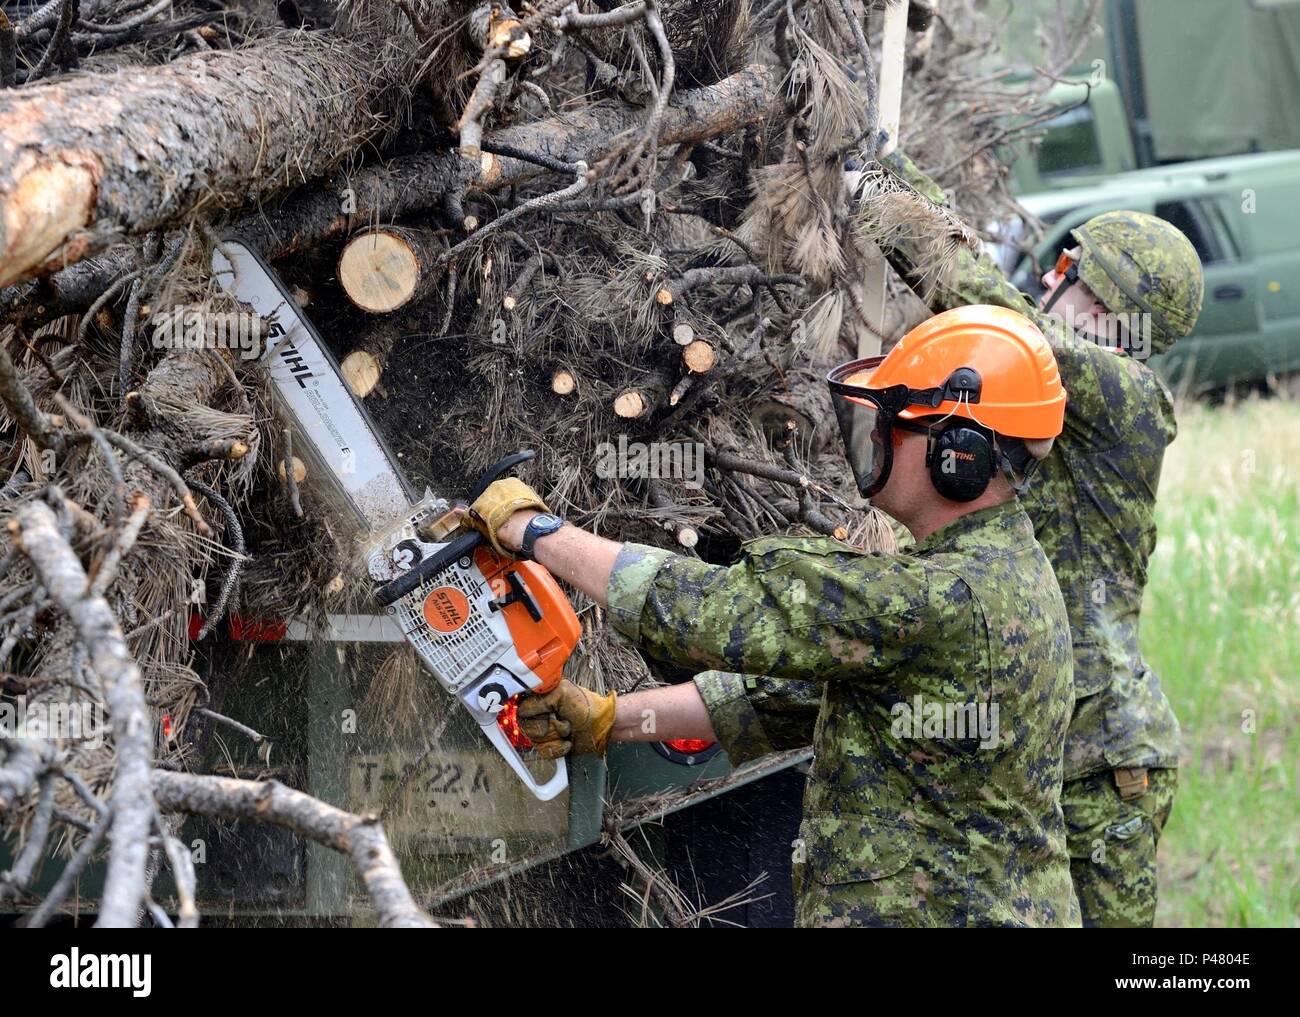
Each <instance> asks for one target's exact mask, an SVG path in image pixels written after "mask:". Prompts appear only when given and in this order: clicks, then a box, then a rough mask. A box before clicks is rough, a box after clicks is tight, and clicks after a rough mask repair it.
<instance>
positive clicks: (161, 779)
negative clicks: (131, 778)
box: [153, 770, 434, 929]
mask: <svg viewBox="0 0 1300 1017" xmlns="http://www.w3.org/2000/svg"><path fill="white" fill-rule="evenodd" d="M153 787H154V795H155V796H156V798H157V801H158V807H159V808H161V809H163V810H165V811H168V812H189V813H194V814H196V815H200V816H210V817H213V818H217V819H253V820H260V821H262V822H267V823H274V824H275V825H276V826H283V827H286V828H288V829H290V830H292V831H293V832H294V833H296V834H298V835H299V836H302V837H306V838H308V839H309V840H313V841H315V842H316V843H318V844H324V845H325V846H326V847H331V848H333V849H334V850H335V851H341V852H343V853H344V854H347V855H348V856H350V857H351V859H352V862H353V864H354V865H355V866H356V868H357V873H358V874H359V875H360V876H361V881H362V883H364V884H365V887H366V890H367V892H368V893H369V894H370V900H371V903H373V904H374V906H375V910H376V911H378V912H379V921H380V924H381V925H383V926H384V927H385V928H407V929H427V928H432V927H433V925H434V923H433V920H432V919H431V918H429V916H428V915H426V914H425V913H424V912H423V911H422V910H420V907H419V906H418V905H417V904H416V903H415V901H414V900H413V899H412V897H411V893H410V891H409V890H408V889H407V888H406V883H405V882H404V881H403V880H402V872H401V868H400V867H399V866H398V864H397V859H396V857H395V856H394V855H393V850H392V848H391V847H389V845H388V838H387V837H385V836H384V828H383V827H382V826H380V824H379V821H378V819H377V818H376V817H375V816H369V815H367V816H356V815H353V814H352V813H349V812H344V811H342V810H341V809H336V808H335V807H334V806H332V805H327V804H326V803H325V802H322V801H319V800H318V799H316V798H313V797H311V796H310V795H307V794H303V793H302V792H301V791H295V790H294V789H293V788H289V787H285V786H284V785H283V784H280V783H278V782H277V781H266V782H259V781H252V780H236V779H234V778H230V777H210V776H195V775H193V774H186V773H172V772H170V771H167V770H155V771H154V773H153Z"/></svg>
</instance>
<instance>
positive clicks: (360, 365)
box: [339, 350, 384, 399]
mask: <svg viewBox="0 0 1300 1017" xmlns="http://www.w3.org/2000/svg"><path fill="white" fill-rule="evenodd" d="M339 370H340V371H341V372H342V374H343V380H344V381H346V382H347V383H348V388H350V389H352V393H353V395H355V396H357V397H358V398H361V399H364V398H365V397H366V396H368V395H370V393H371V392H373V391H374V390H375V386H376V385H378V384H379V378H380V375H382V374H383V373H384V365H383V362H382V361H381V360H380V359H379V358H378V357H377V356H375V355H374V354H373V353H371V352H370V351H369V350H353V351H352V352H351V353H349V354H348V355H347V356H346V357H344V358H343V363H342V364H340V365H339Z"/></svg>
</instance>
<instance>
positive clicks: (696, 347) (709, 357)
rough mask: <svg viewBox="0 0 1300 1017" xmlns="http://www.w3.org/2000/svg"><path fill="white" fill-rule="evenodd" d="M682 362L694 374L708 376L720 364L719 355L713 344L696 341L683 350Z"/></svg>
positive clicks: (700, 340) (701, 340)
mask: <svg viewBox="0 0 1300 1017" xmlns="http://www.w3.org/2000/svg"><path fill="white" fill-rule="evenodd" d="M682 361H683V362H684V363H685V364H686V367H687V369H688V370H690V371H691V373H692V374H708V372H709V371H712V370H713V366H714V365H715V364H716V363H717V362H718V354H717V351H716V350H714V348H713V345H712V344H711V343H707V342H705V341H704V340H703V339H696V340H695V341H694V342H693V343H691V344H690V345H689V346H687V347H686V348H685V349H684V350H682Z"/></svg>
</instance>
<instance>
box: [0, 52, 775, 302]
mask: <svg viewBox="0 0 1300 1017" xmlns="http://www.w3.org/2000/svg"><path fill="white" fill-rule="evenodd" d="M775 87H776V77H775V75H774V74H773V73H772V72H771V71H770V70H769V69H768V68H766V67H763V66H761V65H754V66H751V67H748V68H746V69H745V70H743V71H741V72H739V73H738V74H735V75H733V76H732V77H730V78H727V79H726V80H724V81H720V82H718V83H717V84H716V85H713V86H710V87H707V88H700V89H696V90H694V91H687V92H679V93H677V95H676V96H675V97H674V98H675V104H674V105H673V106H671V107H669V109H668V112H667V114H666V115H665V118H664V128H663V132H662V136H663V139H664V142H665V143H669V142H694V141H702V140H706V139H708V138H711V137H716V136H718V135H721V134H725V133H727V132H728V131H731V130H734V129H736V128H737V127H739V126H744V125H746V124H750V123H753V122H754V121H756V120H758V119H759V118H760V117H762V115H763V113H764V111H765V110H766V109H767V107H768V105H769V103H770V102H771V101H772V98H773V95H774V94H775ZM33 91H35V90H34V89H33ZM0 108H3V106H2V104H0ZM636 116H637V111H635V110H632V109H631V108H629V107H627V106H626V105H624V104H622V103H602V104H597V105H593V106H591V107H587V108H584V109H579V110H576V111H574V112H573V113H572V114H566V116H565V117H564V118H563V119H560V118H552V119H547V120H539V121H535V122H533V123H530V124H525V125H521V126H516V127H510V128H506V129H504V130H500V131H493V132H491V133H490V134H489V135H488V138H487V141H486V145H487V147H489V148H494V147H500V148H502V149H504V148H511V149H514V150H519V151H525V152H530V153H536V154H539V155H542V156H544V157H549V158H551V159H559V160H561V161H563V162H576V161H578V160H582V161H584V162H588V163H590V162H592V161H594V160H595V159H596V158H597V157H598V156H599V155H600V153H602V152H603V151H605V150H606V149H607V148H608V146H609V144H610V142H611V140H612V139H613V138H614V137H615V136H616V135H617V134H619V133H620V132H621V131H623V130H624V129H626V128H627V127H629V126H631V125H632V124H634V123H635V118H636ZM3 151H4V149H3V147H2V146H0V164H2V163H3V158H2V156H3ZM457 159H458V156H457V155H456V154H455V153H449V152H438V153H433V152H422V153H420V154H418V155H413V156H406V157H403V158H401V159H397V160H394V161H393V162H392V163H387V164H383V165H373V166H367V167H365V168H364V169H362V170H360V171H358V172H356V173H354V174H352V175H350V176H338V177H336V178H334V179H333V180H332V181H330V183H329V184H328V185H326V186H324V187H314V188H312V189H311V190H310V191H308V192H306V193H303V194H299V195H295V196H293V197H291V198H289V199H288V200H286V201H284V202H282V203H280V204H279V205H277V206H275V207H273V208H266V209H259V210H258V211H256V212H253V213H250V214H246V215H243V216H241V217H239V218H236V219H235V220H233V221H232V222H230V223H229V224H228V225H227V226H224V227H222V228H221V230H222V232H229V233H233V234H237V235H238V236H239V237H240V238H241V239H243V240H245V241H247V242H248V244H249V246H251V247H252V248H253V249H254V250H256V251H258V252H259V253H260V254H262V255H263V256H264V257H266V258H268V259H270V260H272V261H274V260H277V259H280V258H284V257H288V256H289V255H291V254H296V253H298V252H299V251H302V250H305V249H307V248H308V247H310V246H312V245H313V244H317V243H320V242H321V241H323V240H328V239H330V238H331V237H337V236H341V235H343V234H345V233H347V232H348V231H350V230H351V229H353V228H354V227H355V226H356V225H358V224H362V223H370V222H374V221H376V220H383V219H397V218H400V217H402V216H405V215H410V214H412V213H414V212H418V211H421V210H424V209H427V208H430V207H432V206H434V205H436V204H437V203H438V202H439V201H440V200H441V198H442V196H443V194H444V193H445V191H446V189H447V188H448V187H449V186H453V185H454V183H455V180H456V168H457ZM483 167H484V168H483V173H482V174H481V175H480V180H479V184H478V187H479V188H480V189H488V188H492V187H496V186H499V185H502V184H504V183H507V182H509V181H511V180H516V179H518V178H520V177H523V176H525V175H528V174H533V173H536V172H537V171H538V167H537V166H536V165H535V164H534V163H531V162H528V161H526V160H522V159H516V158H513V157H510V156H504V155H500V156H499V155H491V154H488V153H485V154H484V156H483ZM0 172H3V170H2V169H0ZM0 193H2V192H0ZM132 229H133V225H132V224H131V223H129V222H126V223H124V224H122V226H121V230H122V231H130V230H132ZM169 242H170V241H169ZM74 253H76V252H73V251H71V250H69V251H68V252H67V256H68V261H75V260H77V259H78V258H80V257H82V256H83V255H84V254H85V253H86V252H85V251H81V252H80V253H76V257H73V254H74ZM133 264H134V262H133V255H132V252H131V251H130V250H129V249H127V248H119V249H117V250H114V251H112V252H109V253H107V254H105V255H103V256H102V257H97V258H91V259H88V260H86V261H85V262H83V263H81V264H77V265H70V266H69V267H67V268H64V269H63V270H62V271H58V272H56V273H55V274H53V275H51V276H49V277H48V278H45V279H38V280H35V281H32V282H27V283H24V284H22V285H19V286H10V287H8V288H7V289H5V290H3V291H0V307H4V308H8V309H13V310H21V311H22V313H23V315H24V317H25V319H26V321H27V324H28V325H29V327H34V326H37V325H40V324H44V323H45V322H48V321H51V320H53V319H54V318H57V317H60V316H61V315H65V314H74V313H77V312H79V311H83V310H85V309H86V308H87V307H88V306H89V305H90V304H91V302H92V301H93V300H94V299H95V298H96V297H97V296H99V294H101V293H102V292H103V291H104V290H105V289H106V288H107V287H108V286H109V285H110V284H111V283H112V282H113V280H115V279H117V278H118V277H119V276H121V275H122V274H124V273H125V272H129V271H130V270H131V268H132V267H133ZM46 267H47V268H48V267H50V266H48V265H47V266H46ZM56 267H57V266H56Z"/></svg>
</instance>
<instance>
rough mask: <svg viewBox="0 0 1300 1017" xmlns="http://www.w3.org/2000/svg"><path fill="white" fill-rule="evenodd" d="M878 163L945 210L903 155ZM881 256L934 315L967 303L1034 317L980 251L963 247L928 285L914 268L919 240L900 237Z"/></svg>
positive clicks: (943, 198) (944, 200)
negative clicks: (944, 270) (950, 263)
mask: <svg viewBox="0 0 1300 1017" xmlns="http://www.w3.org/2000/svg"><path fill="white" fill-rule="evenodd" d="M881 164H882V165H883V166H884V167H885V168H886V169H888V170H889V171H890V172H891V173H893V174H894V175H895V176H896V177H898V178H899V179H900V180H902V181H904V182H905V183H907V184H910V185H911V186H912V188H913V189H915V190H916V191H918V192H920V193H921V194H922V195H924V196H925V197H927V198H929V199H930V200H931V201H933V202H934V203H935V204H936V205H941V206H943V207H945V208H947V207H948V197H947V195H945V194H944V192H943V190H942V189H941V188H940V187H939V185H938V184H936V183H935V182H934V181H933V180H931V179H930V178H929V177H928V176H926V175H925V174H924V173H922V172H921V170H920V169H919V168H918V167H917V165H916V163H914V162H912V160H911V159H909V158H908V157H907V156H906V155H905V154H904V153H903V152H901V151H894V152H892V153H890V154H889V155H887V156H885V158H884V159H882V160H881ZM885 256H886V257H887V258H888V259H889V263H890V264H891V265H892V266H893V267H894V270H895V271H897V272H898V274H899V276H900V277H901V278H902V279H903V281H904V282H906V283H907V285H908V286H909V287H910V288H911V289H912V290H913V291H915V293H916V294H917V296H919V297H921V299H922V300H924V301H925V302H926V303H927V305H929V308H930V310H932V311H934V312H935V313H938V312H940V311H947V310H951V309H952V308H954V307H965V306H967V305H968V304H993V305H996V306H998V307H1009V308H1011V309H1012V310H1013V311H1020V312H1021V313H1022V314H1027V315H1031V316H1034V315H1036V314H1037V312H1036V311H1035V309H1034V305H1033V302H1032V301H1031V300H1030V299H1029V298H1028V297H1027V296H1025V295H1024V294H1023V293H1021V292H1020V291H1019V290H1018V289H1016V288H1015V286H1013V285H1012V284H1011V281H1010V280H1009V279H1008V278H1007V277H1006V276H1005V275H1003V274H1002V270H1001V269H1000V268H998V266H997V264H996V263H995V262H994V261H993V259H992V258H990V257H989V256H988V255H987V254H984V253H983V252H980V253H978V254H977V253H976V252H974V251H972V250H971V249H970V248H968V247H965V246H963V247H962V248H961V249H960V250H959V251H958V252H957V261H956V264H955V266H954V267H953V269H952V271H950V272H946V273H944V275H943V277H942V278H940V279H938V280H937V281H934V282H933V283H932V284H931V285H928V286H927V285H926V281H925V280H924V279H922V278H921V277H920V276H919V275H918V273H917V271H916V265H917V264H918V263H920V262H921V260H922V258H923V251H922V245H921V243H920V241H919V240H917V239H916V238H914V237H907V236H903V237H900V239H899V240H898V242H897V244H895V246H894V247H893V248H891V249H889V250H887V251H885Z"/></svg>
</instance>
